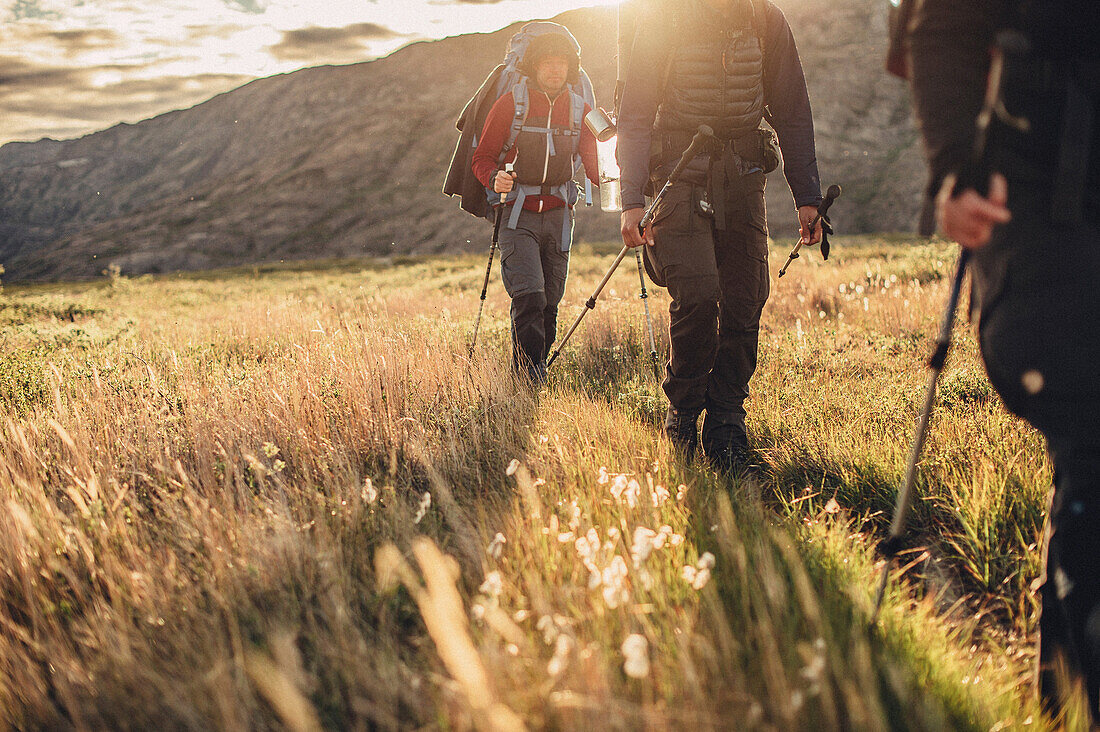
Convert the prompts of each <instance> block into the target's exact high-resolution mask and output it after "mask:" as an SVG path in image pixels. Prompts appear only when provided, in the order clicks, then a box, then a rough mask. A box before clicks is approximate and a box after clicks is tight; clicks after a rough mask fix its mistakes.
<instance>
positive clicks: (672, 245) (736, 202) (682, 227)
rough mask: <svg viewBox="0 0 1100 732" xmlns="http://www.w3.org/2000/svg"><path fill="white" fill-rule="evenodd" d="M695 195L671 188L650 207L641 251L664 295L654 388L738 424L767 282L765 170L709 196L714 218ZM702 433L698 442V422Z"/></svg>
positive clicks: (685, 409) (677, 404) (678, 404)
mask: <svg viewBox="0 0 1100 732" xmlns="http://www.w3.org/2000/svg"><path fill="white" fill-rule="evenodd" d="M703 195H704V188H702V187H700V186H694V185H691V184H688V183H680V184H677V185H674V186H673V187H672V188H671V189H670V190H669V191H668V193H667V194H666V196H665V198H664V199H662V201H661V205H660V206H659V207H658V209H657V211H656V212H655V215H654V219H653V236H654V245H653V246H647V247H645V256H646V267H647V270H648V271H649V274H650V277H651V278H652V279H653V281H654V282H656V283H657V284H658V285H661V286H663V287H666V288H668V293H669V296H670V297H671V298H672V304H671V305H670V306H669V340H670V342H671V345H672V353H671V358H670V359H669V363H668V367H667V369H666V373H665V380H664V384H663V386H664V390H665V394H666V395H667V396H668V400H669V403H670V404H671V406H672V408H673V409H676V410H678V411H679V412H682V413H686V414H699V413H700V412H702V411H703V410H706V412H707V417H708V421H709V422H711V423H712V424H715V425H720V424H726V423H728V422H730V421H733V422H736V423H739V424H740V425H741V429H742V430H743V425H744V415H745V408H744V406H743V405H744V401H745V399H747V398H748V396H749V379H750V378H751V377H752V374H753V372H754V371H755V370H756V351H757V341H758V336H759V331H760V312H761V310H762V309H763V307H764V303H765V301H766V300H767V299H768V292H769V286H770V285H769V281H768V227H767V220H766V214H765V209H764V174H763V173H760V172H757V173H752V174H749V175H747V176H745V177H743V178H741V179H740V180H739V181H738V182H737V184H736V185H729V186H727V187H726V188H725V190H721V191H718V192H715V193H713V194H712V195H711V199H712V203H716V204H717V205H714V208H715V209H716V210H717V211H718V213H717V214H716V215H713V216H709V215H707V214H706V213H704V211H703V209H702V207H701V206H700V203H699V201H700V198H701V197H702V196H703ZM716 195H721V196H722V199H723V200H721V201H717V202H715V201H713V198H714V196H716ZM703 432H704V434H703V440H704V445H705V444H706V442H707V427H706V424H704V430H703Z"/></svg>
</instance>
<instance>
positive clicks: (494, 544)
mask: <svg viewBox="0 0 1100 732" xmlns="http://www.w3.org/2000/svg"><path fill="white" fill-rule="evenodd" d="M507 542H508V540H507V539H505V538H504V534H502V533H500V532H499V531H498V532H497V535H496V536H494V537H493V540H492V541H491V542H489V546H488V547H487V548H486V549H485V551H486V553H487V554H488V555H489V556H490V557H492V558H493V559H500V555H501V552H503V551H504V545H505V544H506V543H507Z"/></svg>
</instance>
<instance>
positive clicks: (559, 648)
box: [546, 633, 577, 676]
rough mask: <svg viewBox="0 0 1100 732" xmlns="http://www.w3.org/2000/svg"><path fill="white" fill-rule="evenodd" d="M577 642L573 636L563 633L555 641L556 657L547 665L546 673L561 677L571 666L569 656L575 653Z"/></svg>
mask: <svg viewBox="0 0 1100 732" xmlns="http://www.w3.org/2000/svg"><path fill="white" fill-rule="evenodd" d="M576 645H577V642H576V641H575V640H573V637H572V636H569V635H566V634H565V633H561V634H559V635H558V637H557V639H556V640H555V641H554V656H553V657H552V658H551V659H550V662H549V663H548V664H546V673H548V674H550V675H551V676H560V675H561V672H562V671H564V670H565V669H566V667H568V666H569V656H570V655H571V654H572V653H573V649H574V648H575V647H576Z"/></svg>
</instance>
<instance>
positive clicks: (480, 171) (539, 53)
mask: <svg viewBox="0 0 1100 732" xmlns="http://www.w3.org/2000/svg"><path fill="white" fill-rule="evenodd" d="M519 68H520V70H521V71H522V72H523V73H524V74H525V75H526V76H525V78H523V79H522V80H521V81H520V82H519V83H518V84H517V85H516V86H515V87H514V88H513V89H512V91H510V92H508V93H506V94H504V95H502V96H501V97H500V99H498V100H497V101H496V103H495V104H494V105H493V108H492V109H491V110H490V111H489V116H488V118H487V119H486V120H485V127H484V129H483V130H482V136H481V141H480V142H479V143H478V146H477V150H476V151H475V152H474V156H473V162H472V165H473V171H474V175H476V176H477V178H478V180H480V181H481V182H482V184H483V185H484V186H485V187H486V188H487V189H489V190H491V191H493V193H494V194H497V195H491V196H490V199H491V200H493V199H496V200H499V199H498V195H499V194H501V193H506V194H507V200H506V203H505V205H506V206H507V207H508V209H507V210H506V211H505V220H506V225H505V226H504V227H502V228H501V232H500V261H501V278H502V279H503V280H504V288H505V289H506V290H507V291H508V295H509V297H511V298H512V365H513V368H514V369H515V370H516V372H517V373H519V374H521V375H523V376H525V377H527V378H528V379H530V380H531V381H532V382H533V383H536V384H540V383H542V382H543V381H544V380H545V379H546V356H547V354H549V353H550V346H551V344H552V343H553V342H554V337H555V334H556V329H557V318H558V303H559V302H560V301H561V298H562V295H563V294H564V293H565V278H566V276H567V274H568V272H569V246H570V243H571V240H572V235H573V210H572V209H573V205H574V204H575V203H576V202H577V200H578V192H577V184H576V183H575V182H574V181H573V175H574V174H575V173H576V172H577V169H578V168H579V167H580V165H581V164H583V165H584V170H585V174H586V175H587V177H588V179H589V180H590V181H592V184H593V185H595V183H596V181H597V169H596V139H595V137H593V135H592V133H591V131H590V130H589V129H588V128H587V126H585V125H584V124H582V123H581V121H582V120H583V119H584V115H586V114H587V113H588V112H589V111H590V107H589V106H588V105H587V104H586V103H585V102H584V99H583V98H581V96H580V95H578V94H577V93H575V92H574V91H572V90H571V89H570V88H569V87H568V86H567V83H575V82H576V81H577V79H578V75H579V70H580V58H579V56H578V55H577V52H576V50H575V48H574V47H573V45H572V44H571V43H570V42H569V40H568V39H567V38H566V37H564V36H560V35H555V34H547V35H544V36H540V37H538V38H536V39H534V40H533V41H532V42H531V46H530V47H529V48H528V50H527V53H526V54H525V56H524V59H523V61H522V63H521V64H520V65H519ZM510 141H511V144H509V142H510ZM507 163H514V172H513V173H511V174H509V173H506V172H505V171H504V166H505V164H507Z"/></svg>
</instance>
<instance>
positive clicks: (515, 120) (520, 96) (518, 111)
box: [497, 76, 531, 163]
mask: <svg viewBox="0 0 1100 732" xmlns="http://www.w3.org/2000/svg"><path fill="white" fill-rule="evenodd" d="M512 103H513V105H514V106H515V112H514V113H513V114H512V128H511V129H510V130H509V131H508V140H507V141H506V142H505V143H504V147H502V148H501V149H500V156H499V157H498V159H497V162H498V163H503V162H504V159H505V158H506V157H508V152H509V151H510V150H511V149H512V148H513V147H514V146H515V144H516V138H517V137H519V133H520V132H521V131H522V130H523V127H524V125H526V124H527V113H528V111H530V109H531V96H530V93H529V92H528V90H527V77H526V76H522V77H520V80H519V81H518V82H516V85H515V86H513V87H512Z"/></svg>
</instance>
